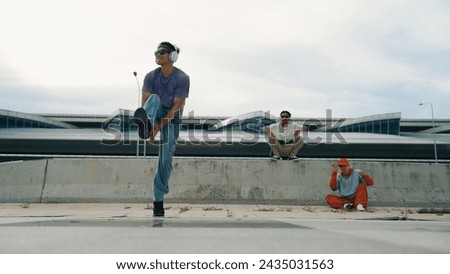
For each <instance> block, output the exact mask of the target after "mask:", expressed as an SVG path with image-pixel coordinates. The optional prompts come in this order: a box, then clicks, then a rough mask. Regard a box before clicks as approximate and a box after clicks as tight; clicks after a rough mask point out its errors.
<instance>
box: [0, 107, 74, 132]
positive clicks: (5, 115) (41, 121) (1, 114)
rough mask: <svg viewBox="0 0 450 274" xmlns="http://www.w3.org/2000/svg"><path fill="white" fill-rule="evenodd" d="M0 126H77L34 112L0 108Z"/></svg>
mask: <svg viewBox="0 0 450 274" xmlns="http://www.w3.org/2000/svg"><path fill="white" fill-rule="evenodd" d="M0 128H78V127H76V126H74V125H71V124H68V123H64V122H60V121H56V120H53V119H49V118H45V117H42V116H40V115H36V114H28V113H23V112H17V111H11V110H5V109H0Z"/></svg>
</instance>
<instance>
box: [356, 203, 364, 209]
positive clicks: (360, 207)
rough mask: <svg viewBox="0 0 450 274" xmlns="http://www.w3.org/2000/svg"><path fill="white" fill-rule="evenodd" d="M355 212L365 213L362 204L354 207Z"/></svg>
mask: <svg viewBox="0 0 450 274" xmlns="http://www.w3.org/2000/svg"><path fill="white" fill-rule="evenodd" d="M356 210H357V211H366V209H365V208H364V206H363V205H362V204H358V205H357V206H356Z"/></svg>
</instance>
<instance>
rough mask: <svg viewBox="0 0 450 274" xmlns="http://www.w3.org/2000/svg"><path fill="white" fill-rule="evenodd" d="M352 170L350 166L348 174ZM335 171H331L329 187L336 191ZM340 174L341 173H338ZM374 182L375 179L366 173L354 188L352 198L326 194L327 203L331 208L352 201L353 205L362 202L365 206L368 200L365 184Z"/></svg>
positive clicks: (365, 206)
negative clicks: (354, 191)
mask: <svg viewBox="0 0 450 274" xmlns="http://www.w3.org/2000/svg"><path fill="white" fill-rule="evenodd" d="M353 172H354V170H353V168H350V174H352V173H353ZM337 176H338V175H337V172H335V171H333V173H331V178H330V188H331V190H333V191H336V190H337V189H338V185H337ZM339 176H342V175H339ZM374 183H375V181H374V180H373V179H372V177H370V176H369V175H366V176H365V177H362V178H361V180H360V183H359V185H358V188H357V189H356V193H355V195H354V196H353V198H347V197H341V196H337V195H333V194H329V195H327V196H326V201H327V204H328V205H330V206H331V207H332V208H343V206H344V204H346V203H353V204H354V205H355V206H356V205H358V204H362V205H363V206H364V208H367V204H368V201H369V196H368V194H367V187H366V185H367V186H371V185H373V184H374Z"/></svg>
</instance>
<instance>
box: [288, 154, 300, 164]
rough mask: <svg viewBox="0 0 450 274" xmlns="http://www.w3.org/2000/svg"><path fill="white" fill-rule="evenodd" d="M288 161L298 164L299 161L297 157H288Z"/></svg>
mask: <svg viewBox="0 0 450 274" xmlns="http://www.w3.org/2000/svg"><path fill="white" fill-rule="evenodd" d="M288 159H289V160H291V161H294V162H298V161H299V160H300V159H299V158H298V157H297V156H295V155H294V156H289V158H288Z"/></svg>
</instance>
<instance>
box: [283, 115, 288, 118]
mask: <svg viewBox="0 0 450 274" xmlns="http://www.w3.org/2000/svg"><path fill="white" fill-rule="evenodd" d="M281 118H289V116H288V115H281Z"/></svg>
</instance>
